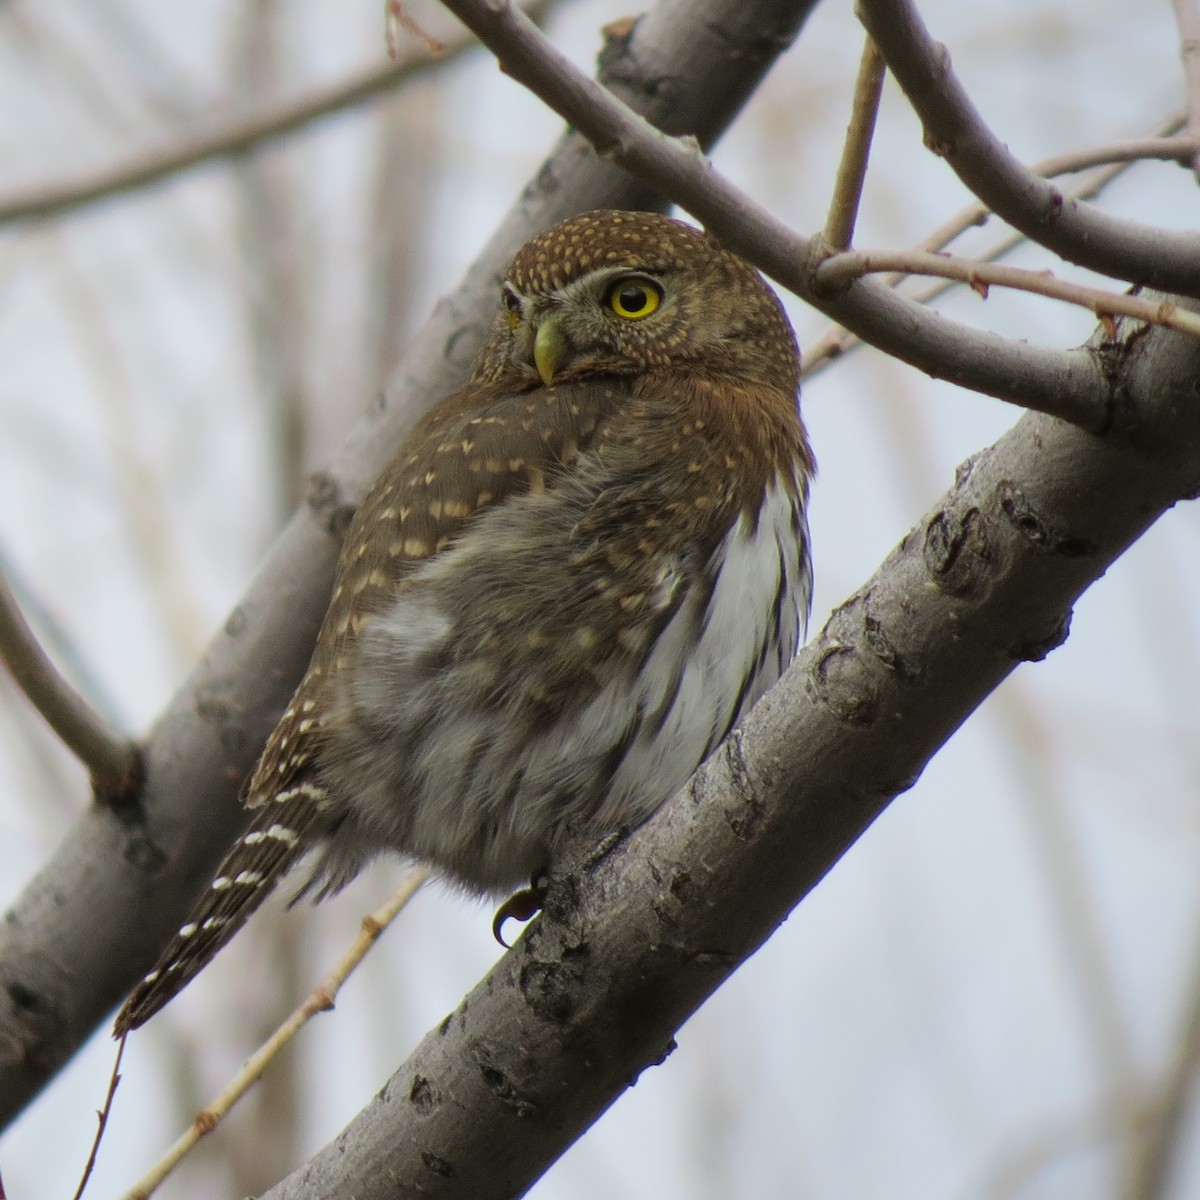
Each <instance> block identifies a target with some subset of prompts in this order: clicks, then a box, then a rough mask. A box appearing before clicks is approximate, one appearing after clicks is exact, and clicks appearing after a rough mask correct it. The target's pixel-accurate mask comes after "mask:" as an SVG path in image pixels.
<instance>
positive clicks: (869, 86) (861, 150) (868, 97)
mask: <svg viewBox="0 0 1200 1200" xmlns="http://www.w3.org/2000/svg"><path fill="white" fill-rule="evenodd" d="M884 69H885V68H884V65H883V58H882V56H881V55H880V53H879V51H878V50H877V49H876V47H875V43H874V42H873V41H871V39H870V37H869V36H868V37H867V39H866V41H864V42H863V50H862V58H861V59H860V60H859V64H858V79H857V80H856V81H855V84H854V102H853V104H852V106H851V109H850V126H849V128H848V129H847V130H846V141H845V143H844V144H843V146H842V160H841V162H840V163H839V164H838V173H837V180H836V182H835V183H834V187H833V198H832V199H831V200H830V203H829V216H828V217H827V218H826V221H825V240H826V241H827V242H828V243H829V245H830V247H831V248H832V249H834V250H845V249H847V248H848V247H849V245H850V242H851V240H852V239H853V237H854V222H855V220H856V219H857V217H858V206H859V202H860V201H861V199H862V189H863V181H864V180H865V179H866V177H867V160H868V159H869V158H870V154H871V138H872V137H873V136H874V133H875V118H876V116H877V115H878V113H879V96H880V93H881V92H882V91H883V75H884Z"/></svg>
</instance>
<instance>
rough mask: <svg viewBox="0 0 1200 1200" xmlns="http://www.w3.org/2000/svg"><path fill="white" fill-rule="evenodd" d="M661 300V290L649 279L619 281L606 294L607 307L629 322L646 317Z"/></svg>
mask: <svg viewBox="0 0 1200 1200" xmlns="http://www.w3.org/2000/svg"><path fill="white" fill-rule="evenodd" d="M661 300H662V288H660V287H659V286H658V284H657V283H655V282H654V281H653V280H650V279H628V278H626V279H619V280H617V282H616V283H614V284H613V285H612V287H611V288H610V289H609V292H608V306H609V307H610V308H611V309H612V310H613V312H615V313H616V314H617V316H618V317H624V318H625V319H626V320H629V321H639V320H641V319H642V317H648V316H649V315H650V314H651V313H652V312H654V310H655V309H656V308H658V305H659V302H660V301H661Z"/></svg>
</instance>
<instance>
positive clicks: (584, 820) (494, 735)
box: [314, 471, 811, 893]
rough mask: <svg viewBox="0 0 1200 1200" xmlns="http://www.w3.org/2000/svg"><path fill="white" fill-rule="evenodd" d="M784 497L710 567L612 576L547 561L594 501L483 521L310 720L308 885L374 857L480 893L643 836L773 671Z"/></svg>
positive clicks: (769, 497) (582, 492)
mask: <svg viewBox="0 0 1200 1200" xmlns="http://www.w3.org/2000/svg"><path fill="white" fill-rule="evenodd" d="M804 499H805V487H804V480H803V479H797V477H796V476H795V474H793V473H792V472H791V471H786V472H781V473H780V474H779V476H778V477H777V478H776V479H775V480H774V481H773V482H771V483H770V484H769V485H768V486H767V487H766V488H765V490H764V491H763V493H762V499H761V504H760V506H759V508H758V510H757V511H742V512H740V513H739V514H738V515H737V516H736V518H735V519H734V520H733V521H732V523H731V524H730V525H729V527H728V529H727V530H726V531H725V532H724V533H723V535H722V536H721V537H720V538H719V539H718V540H717V541H716V544H715V548H705V549H703V550H702V551H701V550H698V549H697V547H695V546H683V547H680V546H674V547H671V548H668V549H666V550H664V551H663V552H661V553H658V554H648V555H646V556H645V557H644V558H641V559H638V560H631V561H630V562H627V561H625V560H624V559H622V558H621V557H620V556H619V555H618V556H614V554H613V553H612V552H611V551H610V552H600V551H597V549H596V547H595V545H589V546H585V547H581V548H580V550H579V552H578V553H577V554H576V555H575V557H574V560H573V561H569V560H567V559H565V558H564V556H563V555H562V554H561V550H560V552H559V553H557V554H554V553H553V552H552V550H553V547H555V546H558V547H561V546H562V545H563V544H565V543H566V542H567V541H568V540H569V538H570V536H571V534H572V531H575V530H578V528H579V525H580V521H581V519H582V517H583V516H584V514H586V513H587V512H588V511H589V510H590V508H591V507H592V506H593V505H594V503H595V490H594V488H592V489H589V488H587V487H582V488H580V489H577V494H575V495H574V496H569V497H565V498H564V497H562V496H555V497H549V496H546V495H531V496H525V497H521V498H519V499H517V500H516V501H514V502H513V503H510V504H507V505H503V506H498V507H497V508H495V509H494V510H492V511H490V512H489V513H487V514H485V516H484V517H483V519H481V520H480V521H479V523H478V524H477V525H476V526H475V527H474V528H473V530H472V531H471V533H470V534H469V535H468V536H466V537H464V538H463V539H462V540H461V541H460V542H459V543H458V544H457V545H456V546H455V547H453V548H452V549H450V550H448V551H446V552H444V553H443V554H442V555H440V556H439V557H438V558H437V559H436V560H435V561H433V562H431V563H429V564H428V565H426V566H424V567H423V568H422V569H421V570H420V571H418V572H417V573H416V574H415V575H414V577H413V578H412V580H411V583H410V585H409V586H407V587H406V588H405V590H404V591H403V592H402V593H401V594H400V595H398V596H397V597H396V598H395V599H394V600H393V601H392V602H391V603H390V604H389V605H388V607H387V608H386V609H385V610H384V611H383V612H381V613H380V614H378V615H377V617H376V618H375V619H374V620H373V621H372V623H371V625H370V626H369V628H368V629H367V631H366V632H365V634H364V636H363V638H362V641H361V644H360V650H359V653H360V659H359V662H358V666H357V669H356V670H355V671H354V672H353V673H352V674H350V675H349V676H348V682H347V684H346V685H345V687H344V689H343V692H342V694H341V695H340V697H339V700H338V705H337V708H338V709H340V710H341V714H342V717H343V719H342V720H340V721H339V720H337V719H336V717H337V711H336V709H335V713H334V717H335V719H334V720H333V721H332V722H331V723H330V733H329V741H328V743H327V747H326V752H325V755H324V766H323V768H322V773H321V774H322V783H323V784H324V786H325V787H326V788H327V789H328V791H329V793H330V795H331V796H333V797H336V798H339V808H340V810H341V811H339V812H338V814H337V821H336V828H335V831H334V832H333V835H332V837H331V838H330V841H329V843H328V846H327V849H326V850H325V852H324V856H323V858H322V859H321V860H320V862H319V864H318V866H317V870H316V873H315V875H314V881H315V882H317V883H318V884H319V885H321V886H325V887H337V886H340V885H341V883H342V882H344V881H345V880H346V879H349V878H351V877H353V875H354V874H356V873H357V871H358V870H359V869H360V867H361V865H362V863H363V861H364V860H365V859H366V858H368V857H370V856H371V855H372V854H374V853H376V852H378V850H380V849H381V848H385V847H392V848H395V849H397V850H400V851H402V852H403V853H406V854H408V855H412V856H415V857H417V858H420V859H423V860H425V861H428V862H430V863H433V864H434V865H436V866H438V867H439V868H441V869H442V871H444V872H445V873H446V874H447V875H449V876H450V877H451V878H453V879H455V880H457V881H459V882H461V883H463V884H465V885H467V886H469V887H470V888H472V889H474V890H484V891H490V892H496V893H499V892H503V891H506V890H509V889H511V888H513V887H514V886H517V885H519V884H523V883H525V882H527V881H528V880H529V878H530V876H531V875H532V874H534V873H536V872H538V871H541V870H545V869H546V868H547V867H548V866H549V865H550V864H551V863H552V862H553V861H554V859H555V857H556V851H557V850H558V848H559V846H560V845H561V844H562V842H563V841H564V840H565V839H566V838H567V837H569V836H573V835H576V834H579V835H590V836H596V837H599V836H602V835H603V834H605V833H608V832H611V831H613V830H616V829H621V828H632V827H634V826H636V825H638V824H640V823H641V822H642V821H644V820H645V819H647V818H648V817H649V816H650V815H651V814H652V813H653V812H654V811H655V810H656V809H657V808H658V807H659V806H660V805H661V804H662V803H663V802H664V801H665V800H667V799H668V798H669V797H670V796H671V795H672V794H673V793H674V792H675V791H676V790H678V788H679V787H681V786H682V785H683V783H684V782H685V781H686V780H687V778H688V776H689V775H690V774H691V773H692V771H693V770H695V768H696V767H697V766H698V765H699V764H700V763H701V762H702V761H703V760H704V759H705V758H706V757H707V756H708V755H709V754H710V753H711V752H712V751H713V750H714V749H715V748H716V747H717V745H718V744H719V743H720V742H721V740H722V739H723V738H724V737H725V735H726V734H727V733H728V732H729V730H730V729H731V728H732V727H733V726H734V725H735V724H736V723H737V721H738V720H739V719H740V718H741V717H742V716H743V715H744V714H745V713H746V712H747V711H748V710H749V708H750V706H751V705H752V704H753V703H754V702H755V700H757V699H758V698H759V697H760V696H761V695H762V694H763V692H765V691H766V690H767V689H768V688H769V687H770V686H771V685H772V684H773V683H774V682H775V681H776V680H777V679H778V678H779V676H780V675H781V674H782V672H783V670H784V668H785V667H786V666H787V664H788V662H789V661H790V660H791V658H792V656H793V655H794V653H795V650H796V646H797V643H798V639H799V636H800V629H801V625H802V623H803V621H804V620H805V618H806V615H807V612H808V605H809V595H810V587H811V573H810V565H809V553H808V539H807V529H806V525H805V519H804ZM543 547H544V548H545V550H546V551H547V553H541V552H540V551H541V549H542V548H543ZM554 563H557V564H559V566H558V568H557V569H556V568H555V567H554V566H552V565H551V564H554ZM563 566H565V567H566V569H565V570H564V569H562V568H563ZM531 593H532V594H533V595H534V596H535V597H536V598H537V603H536V604H534V605H533V606H532V608H531V605H530V595H531Z"/></svg>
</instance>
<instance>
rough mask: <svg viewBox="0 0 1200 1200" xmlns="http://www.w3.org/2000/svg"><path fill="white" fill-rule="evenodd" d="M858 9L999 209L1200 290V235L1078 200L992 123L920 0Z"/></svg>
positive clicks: (1074, 254) (1071, 250) (1118, 266)
mask: <svg viewBox="0 0 1200 1200" xmlns="http://www.w3.org/2000/svg"><path fill="white" fill-rule="evenodd" d="M858 14H859V17H860V18H861V20H862V22H863V24H864V25H865V26H866V28H867V31H868V33H870V35H871V36H872V37H873V38H874V39H875V42H876V44H877V45H878V46H879V49H880V52H881V53H882V54H883V57H884V60H885V61H886V62H887V65H888V69H889V70H890V71H891V72H892V73H893V74H894V75H895V76H896V81H897V82H898V83H899V84H900V86H901V87H902V88H903V89H904V93H905V95H906V96H907V97H908V99H909V103H911V104H912V106H913V108H914V109H916V112H917V115H918V116H919V117H920V118H921V121H922V122H923V123H924V126H925V142H926V145H927V146H929V147H930V149H932V150H933V151H934V152H935V153H937V154H940V155H941V156H942V157H943V158H945V160H946V161H947V163H949V164H950V166H951V167H952V168H953V169H954V171H955V173H956V174H957V175H958V177H959V178H960V179H961V180H962V181H963V183H965V184H966V185H967V187H969V188H970V189H971V191H972V192H974V193H975V195H976V196H978V197H979V198H980V200H982V201H983V203H984V204H986V205H987V206H988V207H989V208H990V209H992V211H993V212H995V213H997V214H999V215H1000V216H1001V217H1003V218H1004V219H1005V220H1006V221H1007V222H1008V223H1009V224H1010V225H1012V226H1014V227H1015V228H1017V229H1019V230H1020V231H1021V232H1022V233H1024V234H1025V235H1026V236H1027V237H1029V238H1031V239H1032V240H1033V241H1035V242H1037V243H1038V244H1039V245H1042V246H1045V247H1046V248H1047V249H1049V250H1053V251H1054V253H1055V254H1057V255H1059V256H1060V257H1061V258H1065V259H1066V260H1067V261H1068V262H1073V263H1078V264H1079V265H1080V266H1083V267H1089V268H1091V269H1092V270H1093V271H1099V272H1100V273H1101V274H1104V275H1109V276H1112V277H1114V278H1117V279H1125V280H1128V281H1129V282H1131V283H1139V284H1143V285H1145V286H1149V287H1156V288H1162V289H1164V290H1165V291H1171V292H1177V293H1179V294H1180V295H1183V296H1200V237H1198V236H1197V235H1196V234H1194V233H1181V232H1178V231H1175V230H1170V229H1160V228H1158V227H1157V226H1152V225H1142V224H1140V223H1139V222H1137V221H1130V220H1126V219H1123V218H1120V217H1114V216H1111V215H1109V214H1108V213H1105V212H1103V211H1102V210H1100V209H1098V208H1093V207H1092V206H1091V205H1089V204H1086V203H1083V202H1082V201H1078V200H1071V199H1069V198H1068V197H1066V196H1064V195H1063V193H1062V192H1061V191H1060V190H1059V189H1058V188H1057V187H1055V186H1054V184H1052V183H1048V182H1047V181H1046V180H1045V179H1043V178H1041V177H1040V176H1039V175H1037V174H1035V173H1034V172H1033V171H1031V170H1029V168H1027V167H1025V166H1023V165H1022V164H1021V163H1020V162H1019V161H1018V160H1017V159H1016V158H1014V157H1013V155H1012V154H1011V153H1010V152H1009V150H1008V148H1007V147H1006V146H1005V145H1004V143H1003V141H1002V140H1001V139H1000V138H998V137H996V135H995V134H993V133H992V131H991V130H990V129H989V128H988V127H987V125H986V124H985V123H984V121H983V119H982V117H980V115H979V113H978V111H977V110H976V109H975V106H974V105H973V104H972V103H971V99H970V97H969V96H968V95H967V93H966V91H965V90H964V89H963V87H962V85H961V84H960V83H959V81H958V79H957V78H956V77H955V75H954V71H953V69H952V68H951V66H950V57H949V54H948V53H947V51H946V48H945V46H942V45H940V44H939V43H937V42H935V41H934V40H933V39H932V38H931V37H930V36H929V31H928V30H927V29H926V28H925V26H924V24H923V23H922V21H921V17H920V14H919V13H918V12H917V8H916V5H915V4H914V3H913V2H912V0H858Z"/></svg>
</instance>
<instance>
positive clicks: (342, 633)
mask: <svg viewBox="0 0 1200 1200" xmlns="http://www.w3.org/2000/svg"><path fill="white" fill-rule="evenodd" d="M509 387H510V389H511V384H509ZM622 394H623V392H622V388H621V385H620V384H619V383H614V382H613V381H608V382H606V383H605V384H599V383H596V384H586V383H582V384H575V385H573V386H571V387H568V388H550V389H546V388H537V389H534V390H532V391H528V392H525V393H520V394H517V395H513V394H511V390H510V391H509V393H508V394H505V393H504V392H503V390H502V387H501V385H500V384H499V383H496V384H479V383H475V384H472V385H469V386H468V387H467V388H465V389H463V390H462V391H461V392H458V393H455V394H453V395H451V396H449V397H447V398H446V399H445V400H443V401H442V402H441V403H440V404H438V405H437V406H436V407H435V408H434V409H433V410H431V412H430V413H429V414H427V415H426V417H425V418H424V419H423V420H422V421H421V422H419V423H418V424H417V425H416V426H415V427H414V429H413V431H412V433H411V434H410V435H409V437H408V439H407V440H406V441H405V442H404V444H403V445H402V446H401V447H400V449H399V450H398V451H397V453H396V455H395V456H394V457H393V459H392V461H391V462H390V463H389V465H388V467H387V469H386V470H385V471H384V473H383V474H382V475H381V476H380V478H379V480H378V481H377V482H376V484H375V485H374V487H373V488H372V489H371V491H370V492H369V493H368V495H367V497H366V498H365V499H364V501H363V503H362V505H361V507H360V508H359V510H358V512H357V513H356V515H355V518H354V520H353V521H352V522H351V524H350V528H349V530H348V531H347V535H346V541H345V543H344V545H343V549H342V554H341V557H340V560H339V563H338V570H337V582H336V585H335V588H334V595H333V599H332V602H331V604H330V607H329V611H328V613H327V614H326V617H325V621H324V624H323V625H322V629H321V635H320V637H319V639H318V649H317V650H316V651H315V652H314V655H313V659H312V661H311V662H310V664H309V667H308V671H307V672H306V674H305V676H304V678H303V680H302V681H301V683H300V685H299V687H298V688H297V689H296V692H295V694H294V695H293V697H292V699H291V702H290V703H289V704H288V707H287V709H286V711H285V712H284V714H283V716H282V718H281V719H280V721H279V724H278V725H277V726H276V728H275V730H274V732H273V733H272V734H271V736H270V738H269V739H268V741H267V744H266V746H265V748H264V750H263V753H262V756H261V757H260V759H259V761H258V764H257V766H256V767H255V769H254V772H253V773H252V775H251V776H250V779H249V781H248V782H247V784H246V786H245V788H244V789H243V802H244V803H245V804H246V806H247V807H248V808H250V809H252V810H254V815H253V817H252V819H251V822H250V826H249V828H248V829H247V830H246V832H245V833H244V834H243V835H242V836H241V837H240V838H239V839H238V841H237V842H235V843H234V845H233V847H232V848H231V849H230V850H229V852H228V854H227V855H226V856H225V858H224V859H223V861H222V862H221V865H220V866H219V867H218V868H217V871H216V874H215V875H214V877H213V880H212V882H211V883H210V884H209V886H208V888H207V889H206V890H205V892H204V893H203V894H202V895H201V897H200V898H199V900H198V901H197V903H196V905H195V907H194V908H193V910H192V912H191V914H190V916H189V918H188V920H187V922H186V923H185V924H184V925H183V926H182V927H181V928H180V929H179V931H178V932H177V933H176V934H175V936H174V937H173V938H172V940H171V941H170V942H169V943H168V944H167V946H166V948H165V949H164V951H163V953H162V955H161V956H160V958H159V961H158V963H157V964H156V966H155V967H154V969H153V970H152V971H151V972H150V973H149V974H148V975H147V976H146V977H145V978H144V979H143V980H142V982H141V983H140V984H138V986H137V987H136V988H135V989H134V991H133V992H132V993H131V995H130V997H129V999H128V1000H127V1002H126V1003H125V1005H124V1007H123V1008H122V1009H121V1011H120V1013H119V1014H118V1016H117V1020H116V1025H115V1032H116V1035H117V1036H120V1035H122V1034H124V1033H126V1032H128V1031H129V1030H131V1029H136V1028H138V1027H139V1026H140V1025H142V1024H144V1023H145V1022H146V1021H148V1020H149V1019H150V1017H152V1016H153V1015H154V1014H155V1013H156V1012H157V1011H158V1010H159V1009H160V1008H162V1007H163V1005H165V1004H166V1003H167V1002H168V1001H169V1000H170V999H171V998H172V997H173V996H175V995H176V994H177V993H178V992H179V991H181V990H182V988H183V987H184V986H185V985H186V984H187V983H188V981H189V980H190V979H192V978H193V977H194V976H195V975H197V974H198V973H199V972H200V971H201V970H203V968H204V967H205V966H206V965H207V964H208V962H209V961H210V960H211V959H212V958H213V956H214V955H215V954H216V953H217V952H218V951H219V950H220V949H221V947H222V946H224V945H225V943H226V942H228V941H229V940H230V939H231V938H232V937H233V935H234V934H235V933H236V932H237V931H238V929H240V928H241V926H242V925H243V924H244V923H245V921H246V920H247V918H248V917H249V916H250V914H251V913H253V912H254V910H255V909H256V908H257V907H258V906H259V905H260V904H261V903H262V902H263V901H264V900H265V899H266V897H267V896H268V895H270V893H271V892H272V890H273V889H274V887H275V885H276V884H277V883H278V882H279V880H280V879H282V878H283V876H284V875H285V874H286V873H287V871H288V870H289V869H290V868H291V866H292V865H293V864H294V863H295V861H296V860H297V859H298V858H300V857H301V856H303V854H304V853H305V852H306V851H307V850H309V849H310V848H311V847H312V844H313V841H314V840H316V838H318V837H319V836H320V833H321V832H322V831H323V830H324V831H326V832H328V828H327V827H328V824H329V816H328V809H329V799H328V797H327V794H326V790H325V788H324V786H323V784H322V783H321V781H320V778H319V776H318V774H317V772H316V770H315V766H316V763H317V761H318V759H319V755H320V750H321V744H322V740H323V738H324V737H325V736H326V733H327V730H326V728H325V725H324V718H323V715H322V714H323V713H324V711H325V709H324V706H323V705H322V698H323V696H325V695H326V694H328V692H327V689H329V688H330V687H331V686H332V685H333V681H334V680H335V678H336V676H337V675H338V673H339V672H340V671H341V670H343V669H344V668H345V667H347V666H349V664H350V661H351V658H352V654H353V650H354V646H355V643H356V642H357V640H358V637H359V634H360V632H361V631H362V629H363V628H364V627H365V626H366V624H367V623H368V622H369V620H370V618H371V616H372V614H374V613H377V612H379V611H380V610H381V609H382V608H383V606H384V605H385V603H386V602H387V600H388V598H389V597H392V596H394V595H395V593H396V590H397V588H399V587H402V586H403V580H404V578H405V576H406V575H407V574H409V573H410V572H411V571H412V570H413V569H414V568H415V567H416V566H417V565H419V564H420V563H422V562H424V561H427V560H429V559H430V558H432V557H434V556H436V555H438V554H440V553H441V552H442V551H443V550H445V549H446V548H447V547H448V546H450V545H451V544H452V543H453V542H454V540H455V539H456V538H457V537H458V536H459V535H460V533H462V532H463V530H464V529H466V528H467V527H468V526H469V524H470V523H471V521H472V519H473V518H474V517H475V515H476V514H478V513H480V512H482V511H485V510H487V509H489V508H490V507H492V506H494V505H497V504H499V503H501V502H503V501H504V500H506V499H508V498H509V497H511V496H514V495H521V494H528V493H531V492H537V491H540V490H543V489H544V488H545V487H546V486H547V481H548V480H549V481H551V484H552V482H553V479H554V477H555V475H556V473H558V472H560V471H561V470H562V468H563V467H564V466H566V465H568V464H569V463H571V462H572V461H573V460H574V458H575V457H576V456H577V455H578V454H579V453H580V451H581V450H584V449H586V448H587V447H588V445H589V444H590V443H591V441H592V440H593V439H594V437H595V435H596V431H597V429H598V428H599V426H600V425H601V423H602V422H603V420H604V418H605V417H606V416H607V415H608V414H609V413H610V412H611V411H612V410H613V409H614V408H615V407H616V406H617V405H618V404H619V403H620V400H621V397H622Z"/></svg>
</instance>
